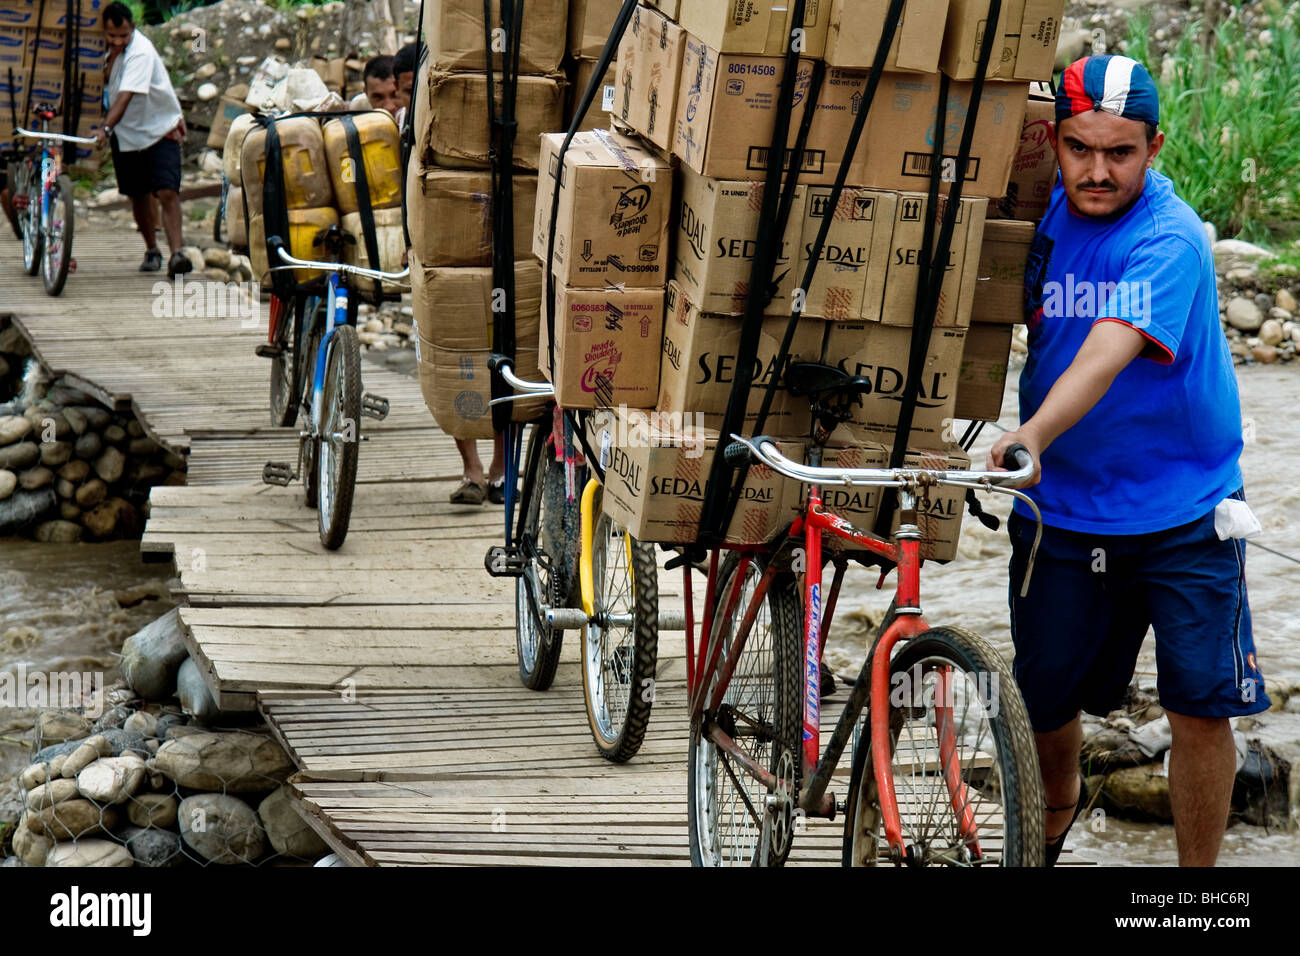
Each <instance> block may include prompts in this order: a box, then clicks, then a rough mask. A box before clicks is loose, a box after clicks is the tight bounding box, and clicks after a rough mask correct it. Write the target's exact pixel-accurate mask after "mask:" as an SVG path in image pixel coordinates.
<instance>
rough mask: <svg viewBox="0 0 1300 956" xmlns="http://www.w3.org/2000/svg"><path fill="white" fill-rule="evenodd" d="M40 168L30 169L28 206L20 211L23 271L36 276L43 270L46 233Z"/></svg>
mask: <svg viewBox="0 0 1300 956" xmlns="http://www.w3.org/2000/svg"><path fill="white" fill-rule="evenodd" d="M40 175H41V174H40V170H39V169H33V170H29V171H28V176H29V177H31V178H30V179H28V181H27V208H26V209H21V210H19V212H18V217H19V218H18V221H19V224H20V225H21V226H22V230H23V271H25V272H26V273H27V274H28V275H29V276H34V275H36V273H38V272H40V271H41V253H42V252H44V250H45V234H44V232H43V231H42V230H41V190H40Z"/></svg>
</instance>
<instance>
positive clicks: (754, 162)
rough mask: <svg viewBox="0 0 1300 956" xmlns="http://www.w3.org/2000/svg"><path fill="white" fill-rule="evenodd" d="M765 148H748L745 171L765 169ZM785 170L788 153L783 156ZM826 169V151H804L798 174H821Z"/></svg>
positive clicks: (766, 149) (787, 164) (788, 158)
mask: <svg viewBox="0 0 1300 956" xmlns="http://www.w3.org/2000/svg"><path fill="white" fill-rule="evenodd" d="M767 153H768V147H766V146H751V147H749V158H748V159H747V160H746V161H745V168H746V169H767ZM784 168H785V169H786V170H789V168H790V152H789V151H788V150H787V151H786V154H785V166H784ZM825 168H826V150H824V149H806V150H804V154H803V164H802V165H801V166H800V167H799V170H800V172H805V173H821V172H822V171H824V170H825Z"/></svg>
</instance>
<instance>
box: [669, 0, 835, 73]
mask: <svg viewBox="0 0 1300 956" xmlns="http://www.w3.org/2000/svg"><path fill="white" fill-rule="evenodd" d="M829 6H830V4H829V3H828V2H827V0H807V3H806V4H804V14H803V24H802V32H801V33H800V34H799V42H800V43H802V44H803V46H802V48H801V49H799V50H798V51H797V52H799V53H802V54H804V55H805V56H809V57H812V58H814V59H818V58H820V57H821V56H822V53H823V51H825V49H826V23H827V11H828V8H829ZM793 13H794V4H793V3H791V2H790V0H681V12H680V14H679V15H678V16H677V19H678V20H679V21H681V24H682V26H683V27H684V28H685V29H686V30H688V31H689V32H690V34H691V36H695V37H699V38H700V39H701V40H703V41H704V42H705V43H707V44H708V45H709V46H711V47H713V49H715V50H718V51H719V52H722V53H750V54H755V55H758V56H784V55H785V51H786V49H787V48H788V47H789V45H790V32H791V27H792V26H793V24H792V23H791V22H790V17H791V16H792V15H793Z"/></svg>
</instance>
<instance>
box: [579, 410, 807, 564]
mask: <svg viewBox="0 0 1300 956" xmlns="http://www.w3.org/2000/svg"><path fill="white" fill-rule="evenodd" d="M588 433H589V435H590V436H591V440H592V442H593V450H594V451H595V452H596V453H597V454H598V455H600V456H601V459H602V461H603V462H605V487H604V491H603V497H602V502H603V504H602V508H603V509H604V511H605V513H607V514H609V515H610V516H611V517H613V518H614V519H615V520H616V521H618V522H619V523H620V524H621V525H623V526H624V527H625V528H626V529H627V530H628V531H629V532H630V533H631V534H632V535H633V536H634V537H636V538H639V539H641V540H642V541H661V542H688V541H694V540H695V539H696V538H697V537H699V528H700V515H701V512H702V509H703V505H704V489H705V485H706V484H707V482H708V477H709V470H710V468H711V467H712V464H713V456H714V454H715V452H716V450H717V447H718V433H717V432H716V431H714V430H712V429H709V428H703V427H701V426H700V425H699V424H698V423H696V422H694V421H689V422H688V421H683V420H682V419H681V416H674V415H671V414H668V413H662V412H654V411H645V410H640V409H619V410H617V411H614V410H603V409H602V410H600V411H598V412H596V413H595V414H594V415H592V416H591V420H590V424H589V428H588ZM777 444H778V447H779V448H780V449H781V453H782V454H783V455H786V456H788V457H790V458H794V459H801V458H802V455H803V450H804V446H803V443H802V442H800V441H784V440H782V441H778V443H777ZM797 495H798V487H797V485H796V483H794V482H791V481H789V480H788V479H786V478H785V477H784V476H783V475H781V474H779V473H777V472H775V471H773V470H772V469H770V468H768V467H766V466H764V465H751V466H750V469H749V474H748V476H747V477H746V480H745V484H744V485H743V487H742V488H741V495H740V499H739V501H738V502H737V506H736V510H735V513H734V514H733V515H732V519H731V522H730V524H729V525H728V529H727V534H726V540H727V542H728V543H730V544H761V543H764V542H766V541H770V540H771V539H772V538H774V537H775V536H776V535H777V534H779V533H780V532H781V530H782V529H783V528H785V527H786V526H787V525H789V523H790V522H791V521H793V520H794V518H795V508H796V506H797V504H798V502H797V500H796V499H797Z"/></svg>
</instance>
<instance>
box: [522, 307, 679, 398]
mask: <svg viewBox="0 0 1300 956" xmlns="http://www.w3.org/2000/svg"><path fill="white" fill-rule="evenodd" d="M663 334H664V290H663V289H627V290H619V289H572V288H568V287H565V286H559V287H557V288H556V290H555V366H554V368H551V367H549V364H548V362H547V359H548V358H549V356H548V355H545V354H544V355H543V371H544V372H545V373H546V377H547V378H548V379H549V380H550V381H551V383H552V384H553V385H554V386H555V401H556V403H557V404H558V405H559V406H560V407H561V408H612V407H616V406H618V405H627V406H628V407H629V408H651V407H653V406H654V403H655V400H656V399H657V398H658V396H659V353H660V351H661V349H662V345H663ZM545 351H546V350H545V349H543V352H545Z"/></svg>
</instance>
